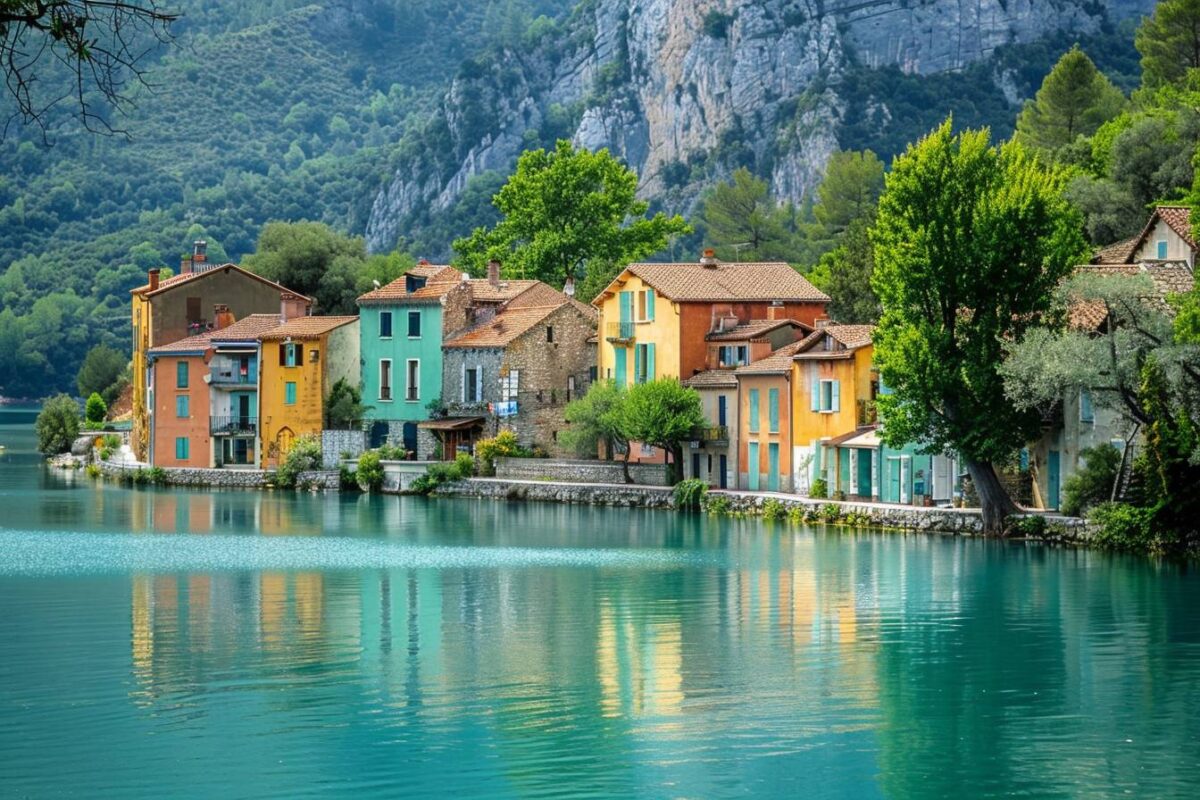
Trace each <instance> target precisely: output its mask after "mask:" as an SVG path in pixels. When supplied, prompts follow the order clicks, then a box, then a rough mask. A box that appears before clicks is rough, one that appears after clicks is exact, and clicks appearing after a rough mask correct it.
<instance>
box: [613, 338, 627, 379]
mask: <svg viewBox="0 0 1200 800" xmlns="http://www.w3.org/2000/svg"><path fill="white" fill-rule="evenodd" d="M626 352H627V351H626V350H625V348H624V347H614V348H613V361H614V364H613V373H614V375H615V377H616V381H617V386H621V387H624V386H625V385H626V379H625V362H626V360H627V359H628V356H627V355H626Z"/></svg>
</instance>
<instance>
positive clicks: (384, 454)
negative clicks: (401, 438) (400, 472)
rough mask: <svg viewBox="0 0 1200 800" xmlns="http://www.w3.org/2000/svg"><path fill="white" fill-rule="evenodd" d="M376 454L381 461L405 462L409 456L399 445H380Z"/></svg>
mask: <svg viewBox="0 0 1200 800" xmlns="http://www.w3.org/2000/svg"><path fill="white" fill-rule="evenodd" d="M376 452H378V453H379V458H380V459H381V460H383V461H405V460H407V459H408V456H409V452H408V451H407V450H405V449H404V448H403V447H400V446H399V445H390V444H381V445H380V446H379V449H378V450H377V451H376Z"/></svg>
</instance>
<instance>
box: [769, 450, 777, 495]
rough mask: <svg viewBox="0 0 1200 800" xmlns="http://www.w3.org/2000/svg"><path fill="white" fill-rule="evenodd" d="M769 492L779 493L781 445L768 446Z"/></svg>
mask: <svg viewBox="0 0 1200 800" xmlns="http://www.w3.org/2000/svg"><path fill="white" fill-rule="evenodd" d="M767 462H768V464H769V466H768V467H767V491H770V492H778V491H779V445H778V444H777V443H775V442H772V443H771V444H768V445H767Z"/></svg>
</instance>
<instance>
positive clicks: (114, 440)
mask: <svg viewBox="0 0 1200 800" xmlns="http://www.w3.org/2000/svg"><path fill="white" fill-rule="evenodd" d="M100 441H101V443H102V444H103V446H104V447H107V448H108V449H109V450H117V449H119V448H120V447H121V437H120V436H118V435H117V434H115V433H110V434H108V435H106V436H104V437H103V438H102V439H101V440H100Z"/></svg>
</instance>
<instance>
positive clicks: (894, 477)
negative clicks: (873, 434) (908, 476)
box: [884, 458, 900, 503]
mask: <svg viewBox="0 0 1200 800" xmlns="http://www.w3.org/2000/svg"><path fill="white" fill-rule="evenodd" d="M887 469H888V480H887V487H888V490H887V497H885V498H884V500H885V501H886V502H888V503H899V502H900V459H899V458H889V459H888V460H887Z"/></svg>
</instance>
